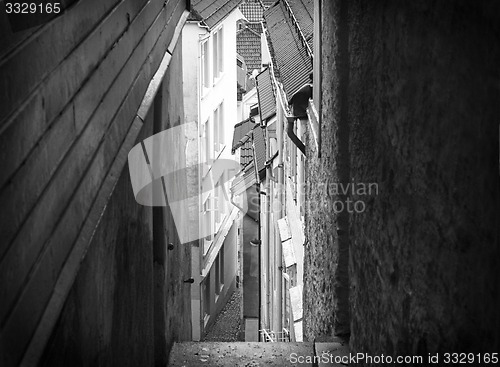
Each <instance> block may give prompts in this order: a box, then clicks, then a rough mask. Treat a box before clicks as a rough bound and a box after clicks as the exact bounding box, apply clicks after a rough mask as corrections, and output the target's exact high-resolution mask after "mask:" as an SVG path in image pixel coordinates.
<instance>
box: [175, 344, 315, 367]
mask: <svg viewBox="0 0 500 367" xmlns="http://www.w3.org/2000/svg"><path fill="white" fill-rule="evenodd" d="M298 356H300V357H301V359H300V360H301V361H302V360H303V361H304V362H306V359H305V358H306V357H308V358H309V360H310V361H312V359H313V357H314V350H313V344H312V343H261V342H240V343H215V342H190V343H179V344H174V347H173V349H172V353H171V354H170V359H169V364H168V365H169V366H171V367H181V366H184V367H188V366H189V367H195V366H219V367H220V366H230V367H259V366H260V367H264V366H266V367H271V366H276V367H287V366H313V364H312V363H311V362H307V363H293V362H296V360H297V362H298V360H299V359H298V358H297V357H298ZM302 358H303V359H302Z"/></svg>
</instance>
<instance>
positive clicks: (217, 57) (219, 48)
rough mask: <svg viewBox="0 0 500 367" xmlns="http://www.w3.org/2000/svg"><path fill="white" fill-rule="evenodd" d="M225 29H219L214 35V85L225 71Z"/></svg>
mask: <svg viewBox="0 0 500 367" xmlns="http://www.w3.org/2000/svg"><path fill="white" fill-rule="evenodd" d="M223 34H224V33H223V28H222V27H221V28H219V30H218V31H217V32H215V33H214V35H213V50H212V56H213V60H212V61H213V77H214V83H215V82H216V81H217V78H219V77H220V74H221V73H222V72H223V71H224V64H223V59H224V58H223V56H224V55H223V43H224V38H223Z"/></svg>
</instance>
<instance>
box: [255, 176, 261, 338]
mask: <svg viewBox="0 0 500 367" xmlns="http://www.w3.org/2000/svg"><path fill="white" fill-rule="evenodd" d="M256 185H259V183H257V184H256ZM256 190H257V195H258V196H259V241H260V243H259V255H258V257H259V318H258V323H259V324H258V325H259V327H258V330H260V329H261V327H262V324H261V322H262V280H261V279H262V264H261V259H262V238H261V229H260V225H261V222H260V219H261V205H262V203H261V200H260V188H259V186H256ZM257 333H258V337H259V339H258V341H259V342H261V341H262V340H261V339H262V338H261V336H260V331H258V332H257Z"/></svg>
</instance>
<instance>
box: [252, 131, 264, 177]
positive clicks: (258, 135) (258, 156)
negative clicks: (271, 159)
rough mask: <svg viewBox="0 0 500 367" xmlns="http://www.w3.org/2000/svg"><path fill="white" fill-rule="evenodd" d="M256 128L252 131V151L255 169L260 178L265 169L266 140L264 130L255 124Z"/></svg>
mask: <svg viewBox="0 0 500 367" xmlns="http://www.w3.org/2000/svg"><path fill="white" fill-rule="evenodd" d="M257 126H258V127H256V128H255V129H253V151H254V160H255V169H256V171H257V172H258V173H260V177H261V178H262V172H264V174H265V171H264V169H265V168H266V140H265V136H264V129H263V128H262V127H261V126H260V125H259V124H257Z"/></svg>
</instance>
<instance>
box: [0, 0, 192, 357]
mask: <svg viewBox="0 0 500 367" xmlns="http://www.w3.org/2000/svg"><path fill="white" fill-rule="evenodd" d="M186 7H187V3H186V1H185V0H168V1H163V0H162V1H160V0H150V1H147V0H106V1H103V0H85V1H79V2H77V3H76V4H75V5H74V6H73V7H71V8H70V9H68V10H67V11H66V12H65V13H64V14H63V15H62V16H60V17H58V18H56V19H54V20H53V21H51V22H49V23H47V24H45V25H42V26H39V27H34V28H31V29H28V30H25V31H22V32H18V33H12V32H11V31H10V28H9V24H8V21H7V19H6V16H5V14H3V13H2V14H0V147H1V150H0V168H1V169H0V207H1V208H2V210H1V211H0V285H1V286H0V300H1V302H0V348H1V349H0V365H2V366H15V365H18V364H19V363H20V362H21V360H22V358H23V355H24V354H25V351H26V349H27V347H28V345H30V341H31V343H33V340H32V336H33V334H34V332H35V330H37V328H39V327H40V325H41V323H42V324H43V322H44V317H45V315H47V314H50V311H51V310H47V304H49V301H50V302H51V303H50V304H51V305H52V303H53V302H52V301H51V300H53V299H54V289H55V286H56V284H58V283H61V281H63V282H64V279H61V277H62V276H68V271H69V274H70V275H71V276H73V278H74V274H71V266H70V269H69V270H68V269H66V270H68V271H66V272H63V273H61V270H62V269H64V267H65V265H67V261H68V256H70V255H71V253H72V250H73V249H74V246H75V244H76V243H78V241H80V242H89V241H90V239H91V237H92V234H93V231H92V228H95V226H96V225H97V222H98V220H99V217H100V215H101V213H102V210H103V209H104V207H105V205H106V200H107V198H108V197H109V194H110V191H112V188H113V185H114V184H115V183H116V180H117V179H118V177H119V176H120V172H121V170H122V169H123V167H124V165H125V162H126V155H127V154H128V150H127V149H125V148H126V147H127V146H128V145H131V144H133V142H134V141H135V137H137V134H138V131H139V129H140V126H133V122H134V120H135V121H137V119H136V115H137V111H138V108H139V106H140V104H141V101H142V99H143V97H144V94H145V92H146V89H147V87H148V84H149V82H150V81H151V78H152V76H153V75H154V73H155V71H156V70H157V68H158V66H159V64H160V62H161V60H162V58H163V56H164V54H165V50H166V49H167V47H168V46H169V44H170V42H171V41H172V38H173V36H174V31H175V28H176V26H177V23H178V21H179V19H180V17H181V15H182V13H183V12H184V11H185V10H186ZM106 190H107V191H106ZM105 193H106V195H104V194H105ZM89 214H90V215H91V216H90V217H89ZM82 255H84V253H83V254H82ZM77 267H78V261H76V262H75V265H74V268H75V269H77ZM71 276H70V278H71ZM65 296H66V295H65V294H57V297H59V298H62V299H63V300H64V297H65ZM51 307H52V306H51ZM42 315H44V316H43V317H42Z"/></svg>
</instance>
